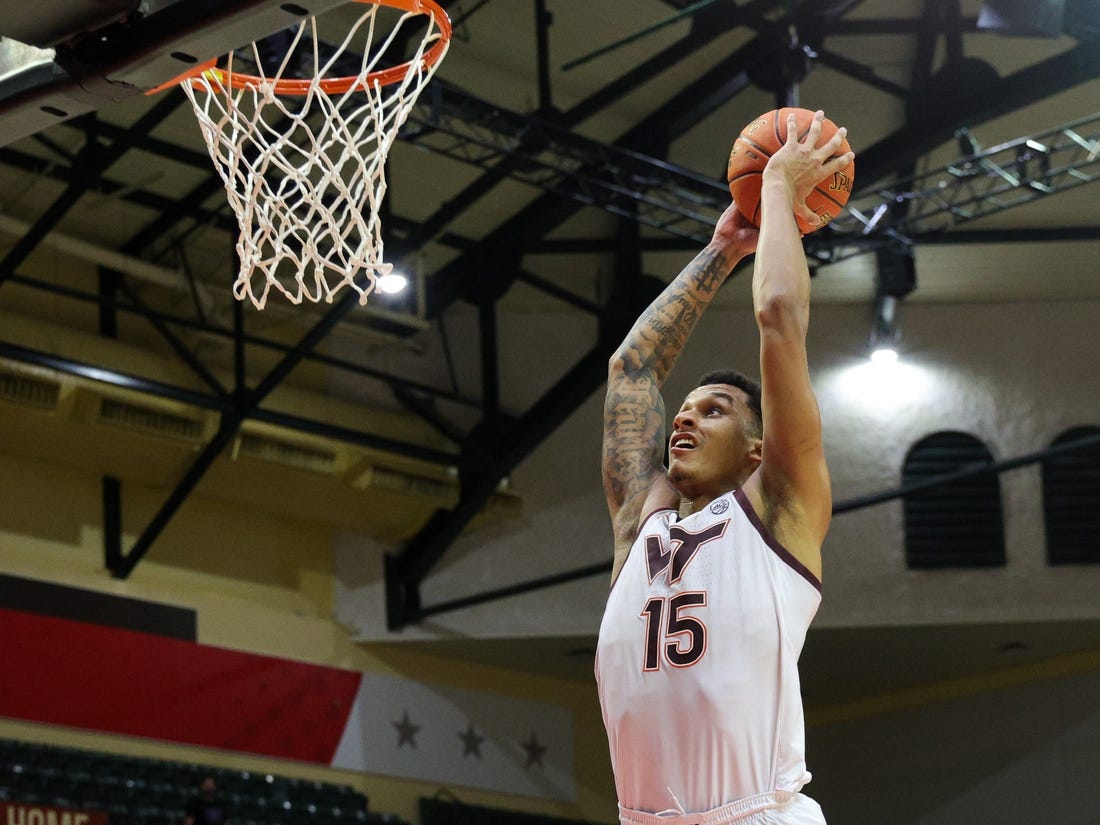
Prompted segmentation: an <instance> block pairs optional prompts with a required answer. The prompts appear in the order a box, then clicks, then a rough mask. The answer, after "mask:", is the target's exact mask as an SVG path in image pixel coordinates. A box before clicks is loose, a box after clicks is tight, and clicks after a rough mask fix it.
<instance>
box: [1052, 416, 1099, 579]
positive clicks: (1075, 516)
mask: <svg viewBox="0 0 1100 825" xmlns="http://www.w3.org/2000/svg"><path fill="white" fill-rule="evenodd" d="M1098 436H1100V427H1074V428H1073V429H1072V430H1066V431H1065V432H1064V433H1062V434H1061V435H1060V436H1058V437H1057V438H1056V439H1054V442H1053V443H1052V444H1051V446H1052V447H1058V446H1061V445H1063V444H1069V443H1071V442H1074V441H1080V440H1081V439H1083V438H1093V439H1096V438H1097V437H1098ZM1042 472H1043V518H1044V521H1045V522H1046V531H1047V561H1048V562H1049V563H1050V564H1100V441H1094V442H1093V443H1092V444H1091V445H1088V446H1084V447H1081V448H1079V449H1075V450H1071V451H1069V452H1063V453H1060V454H1058V455H1053V456H1049V457H1048V458H1044V459H1043V461H1042Z"/></svg>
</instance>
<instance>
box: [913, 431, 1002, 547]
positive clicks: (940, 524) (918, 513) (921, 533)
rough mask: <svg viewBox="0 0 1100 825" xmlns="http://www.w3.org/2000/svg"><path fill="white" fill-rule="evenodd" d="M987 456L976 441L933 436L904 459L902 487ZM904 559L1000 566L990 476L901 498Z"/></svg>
mask: <svg viewBox="0 0 1100 825" xmlns="http://www.w3.org/2000/svg"><path fill="white" fill-rule="evenodd" d="M992 461H993V456H992V455H991V454H990V452H989V450H987V449H986V447H985V445H984V444H982V442H981V441H979V440H978V439H976V438H974V437H973V436H972V435H968V434H966V433H960V432H947V431H945V432H938V433H932V435H929V436H926V437H924V438H922V439H921V440H920V441H918V442H917V443H916V444H914V445H913V446H912V447H911V448H910V449H909V452H908V454H906V456H905V465H904V467H903V468H902V485H903V486H904V487H910V486H912V485H914V484H919V483H920V482H922V481H928V480H930V479H933V478H935V477H937V476H942V475H946V474H948V473H953V472H955V471H957V470H961V469H963V468H964V467H967V466H970V465H974V464H989V463H991V462H992ZM902 502H903V504H904V508H905V561H906V564H907V565H908V566H909V567H912V568H930V567H998V566H1003V565H1004V563H1005V543H1004V522H1003V519H1002V514H1001V482H1000V478H999V477H998V476H997V475H996V474H995V473H983V474H980V475H972V476H967V477H965V478H961V479H958V480H955V481H949V482H947V483H944V484H936V485H934V486H932V487H931V488H929V489H926V490H921V491H919V492H914V493H909V494H906V495H905V496H904V497H903V499H902Z"/></svg>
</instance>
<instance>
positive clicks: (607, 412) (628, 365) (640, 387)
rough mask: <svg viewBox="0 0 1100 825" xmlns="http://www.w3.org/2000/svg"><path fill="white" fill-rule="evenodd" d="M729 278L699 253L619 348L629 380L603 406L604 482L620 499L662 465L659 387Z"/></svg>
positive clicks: (717, 261) (723, 267)
mask: <svg viewBox="0 0 1100 825" xmlns="http://www.w3.org/2000/svg"><path fill="white" fill-rule="evenodd" d="M728 274H729V264H728V262H726V261H723V260H722V259H721V258H720V257H719V256H717V255H715V254H713V253H709V252H701V253H700V254H699V255H697V256H696V257H695V259H694V260H693V261H692V262H691V263H690V264H688V266H687V267H685V268H684V270H683V271H682V272H681V273H680V274H679V275H678V276H677V277H676V279H675V280H673V281H672V283H670V284H669V285H668V287H666V288H665V290H664V291H663V292H662V293H661V294H660V295H659V296H658V297H657V298H656V299H655V300H654V301H653V303H652V304H650V305H649V307H648V308H647V309H646V310H645V312H643V313H642V315H641V316H640V317H639V318H638V320H637V322H636V323H635V324H634V327H633V328H632V329H631V330H630V333H629V334H628V335H627V336H626V339H625V340H624V341H623V343H622V345H621V346H620V347H619V352H618V356H619V357H620V358H621V359H622V364H623V377H624V379H625V380H621V381H618V382H616V383H615V384H614V385H609V386H608V392H607V399H606V404H605V408H604V422H605V430H604V474H605V483H606V484H607V485H608V491H607V492H608V494H609V495H611V496H613V497H614V499H615V500H616V501H619V502H622V501H624V499H625V498H626V497H627V496H629V495H631V494H632V493H635V492H638V491H639V490H640V489H641V486H642V485H643V484H644V482H646V481H648V479H649V478H650V474H651V473H652V471H653V468H654V467H657V466H660V464H661V463H662V461H663V457H664V444H663V443H661V441H662V438H661V437H662V434H663V431H664V418H665V407H664V402H663V401H662V399H661V393H660V387H661V384H662V383H663V382H664V380H665V378H666V377H667V376H668V374H669V372H670V371H671V370H672V367H673V366H674V365H675V363H676V360H677V358H679V356H680V352H681V351H682V350H683V348H684V344H685V343H686V342H687V339H688V336H689V335H690V334H691V331H692V330H693V329H694V328H695V324H696V322H697V321H698V320H699V318H700V316H701V315H702V314H703V310H704V309H706V307H707V305H708V304H709V303H710V301H711V299H712V298H713V297H714V295H715V294H716V293H717V291H718V288H719V287H720V286H721V285H722V282H723V281H724V280H725V279H726V276H727V275H728Z"/></svg>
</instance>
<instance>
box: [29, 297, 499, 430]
mask: <svg viewBox="0 0 1100 825" xmlns="http://www.w3.org/2000/svg"><path fill="white" fill-rule="evenodd" d="M11 282H12V283H17V284H20V285H22V286H28V287H31V288H32V289H39V290H42V291H44V292H49V293H52V294H54V295H62V296H64V297H66V298H72V299H73V300H77V301H83V302H86V303H96V304H99V305H101V306H102V305H107V306H109V307H110V308H111V309H115V310H119V311H122V312H129V313H133V314H136V315H141V316H144V317H147V318H149V319H150V320H152V319H156V320H157V321H160V322H163V323H166V324H172V325H174V326H180V327H184V328H186V329H191V330H195V331H196V332H202V333H205V334H208V335H213V336H216V337H218V338H228V339H232V340H233V342H234V345H236V344H237V338H238V333H237V332H236V331H235V330H228V329H224V328H223V327H219V326H214V325H213V324H211V323H209V322H203V321H200V320H195V319H193V318H183V317H180V316H178V315H171V314H169V313H166V312H160V311H158V310H154V309H148V308H147V309H145V310H140V309H138V308H137V307H135V306H133V305H132V304H130V303H129V302H125V301H118V300H113V299H108V298H104V297H103V296H100V295H95V294H93V293H90V292H83V291H81V290H78V289H73V288H71V287H66V286H61V285H60V284H55V283H50V282H48V281H40V280H37V279H35V278H28V277H26V276H24V275H13V276H12V278H11ZM234 304H235V306H236V307H240V304H239V303H238V302H234ZM242 340H243V342H244V343H246V344H249V345H250V346H257V347H260V348H262V349H269V350H272V351H274V352H281V353H284V354H285V353H287V352H290V350H291V346H290V345H288V344H284V343H282V342H280V341H272V340H270V339H267V338H261V337H260V336H258V335H250V334H245V335H244V336H243V339H242ZM306 358H307V359H308V360H310V361H315V362H317V363H319V364H325V365H327V366H330V367H334V368H336V369H338V370H342V371H345V372H349V373H352V374H354V375H361V376H363V377H364V378H370V379H373V380H376V381H381V382H382V383H384V384H387V385H389V386H390V387H391V388H404V389H407V390H412V391H414V392H418V393H421V394H424V395H428V396H431V397H433V398H439V399H441V400H444V401H449V402H451V403H455V404H460V405H462V406H464V407H470V408H473V409H480V408H481V402H480V401H479V400H478V399H476V398H469V397H467V396H464V395H460V394H458V393H456V392H451V391H448V390H443V389H438V388H436V387H432V386H430V385H428V384H422V383H420V382H419V381H412V380H410V379H408V378H405V377H403V376H400V375H393V374H392V373H387V372H383V371H382V370H377V369H373V368H371V367H367V366H364V365H362V364H356V363H353V362H351V361H347V360H345V359H342V358H336V357H334V356H331V355H324V354H321V353H317V352H311V353H309V354H307V355H306Z"/></svg>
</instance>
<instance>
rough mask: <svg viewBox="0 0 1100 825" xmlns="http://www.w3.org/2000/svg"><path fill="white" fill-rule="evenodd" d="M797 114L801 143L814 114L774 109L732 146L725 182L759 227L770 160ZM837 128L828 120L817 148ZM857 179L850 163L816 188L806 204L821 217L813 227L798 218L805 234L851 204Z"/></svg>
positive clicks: (845, 147) (744, 212) (743, 211)
mask: <svg viewBox="0 0 1100 825" xmlns="http://www.w3.org/2000/svg"><path fill="white" fill-rule="evenodd" d="M790 112H794V113H795V116H796V117H797V118H798V121H797V122H798V137H799V139H802V138H803V137H805V135H806V132H808V131H809V129H810V123H811V122H812V121H813V119H814V113H813V112H811V111H810V110H809V109H775V110H773V111H771V112H767V113H765V114H762V115H760V117H758V118H754V119H753V120H752V121H751V122H750V123H749V124H748V125H747V126H746V127H745V128H744V129H742V130H741V134H740V135H739V136H738V138H737V140H735V141H734V143H733V149H732V150H731V151H730V159H729V164H728V166H727V167H726V180H728V181H729V185H730V194H731V195H733V200H734V201H735V202H736V203H737V208H738V209H739V210H740V211H741V214H742V215H744V216H745V217H746V218H748V219H749V220H750V221H752V222H753V223H754V224H756V225H757V226H759V225H760V182H761V178H762V176H763V174H764V167H765V166H766V165H767V163H768V158H770V157H771V156H772V155H773V154H775V153H776V152H777V151H779V148H780V147H781V146H782V145H783V144H784V143H785V142H786V140H787V116H788V114H789V113H790ZM836 129H837V127H836V124H835V123H833V122H832V121H831V120H829V119H828V118H825V122H824V123H822V124H821V136H820V137H819V138H818V141H817V145H818V146H820V145H821V144H823V143H825V142H826V141H828V140H829V138H831V137H832V136H833V135H834V134H836ZM850 149H851V147H850V146H849V145H848V141H847V140H845V141H844V142H843V143H842V144H841V145H840V151H839V152H837V155H842V154H844V153H845V152H847V151H849V150H850ZM833 157H836V155H834V156H833ZM855 176H856V164H855V161H852V162H851V163H849V164H848V165H847V166H846V167H844V168H843V169H841V170H840V171H839V172H836V173H834V174H832V175H830V176H829V177H827V178H825V179H824V180H823V181H821V183H819V184H818V185H817V186H816V187H814V191H813V192H811V193H810V195H809V197H807V198H806V204H807V205H808V206H809V207H810V208H811V209H812V210H814V212H816V213H817V214H818V216H819V220H818V222H817V223H816V224H811V223H809V222H807V221H805V220H803V219H802V218H800V217H798V216H797V215H795V220H797V221H798V228H799V229H800V230H801V231H802V234H804V235H806V234H809V233H810V232H814V231H815V230H818V229H820V228H821V227H823V226H824V225H825V224H827V223H828V222H829V221H831V220H832V219H833V218H835V217H836V216H837V215H839V214H840V210H842V209H843V208H844V204H846V203H847V202H848V196H849V195H851V194H852V182H853V181H854V180H855Z"/></svg>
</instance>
